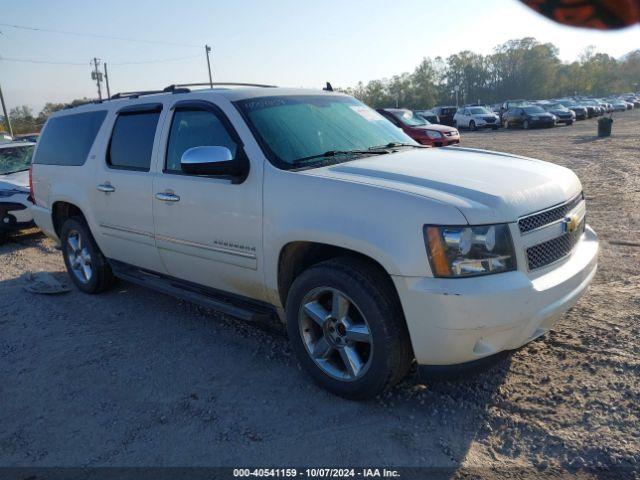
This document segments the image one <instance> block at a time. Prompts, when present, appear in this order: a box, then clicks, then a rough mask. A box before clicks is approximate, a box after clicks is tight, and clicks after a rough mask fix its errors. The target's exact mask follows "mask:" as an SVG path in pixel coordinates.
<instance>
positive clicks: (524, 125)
mask: <svg viewBox="0 0 640 480" xmlns="http://www.w3.org/2000/svg"><path fill="white" fill-rule="evenodd" d="M522 128H524V129H525V130H529V120H525V121H524V123H523V124H522Z"/></svg>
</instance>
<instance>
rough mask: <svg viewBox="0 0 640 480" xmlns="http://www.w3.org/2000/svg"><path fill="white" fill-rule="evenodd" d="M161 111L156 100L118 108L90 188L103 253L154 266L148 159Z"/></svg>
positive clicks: (158, 266) (156, 264) (156, 268)
mask: <svg viewBox="0 0 640 480" xmlns="http://www.w3.org/2000/svg"><path fill="white" fill-rule="evenodd" d="M160 113H161V105H160V104H153V105H148V106H145V105H142V106H140V105H136V106H135V107H132V108H131V109H124V110H121V111H120V112H118V115H117V117H116V119H115V123H114V126H113V129H112V134H111V139H110V141H109V144H108V146H107V147H106V156H105V157H106V158H104V159H100V161H99V162H98V163H99V166H98V168H97V169H96V176H95V188H94V189H93V190H92V195H93V199H92V205H93V206H94V213H95V217H96V218H95V223H96V224H97V225H96V226H95V228H94V233H97V235H96V241H97V243H98V245H99V246H100V249H101V250H102V252H103V253H104V254H105V256H106V257H107V258H110V259H114V260H119V261H121V262H126V263H129V264H131V265H136V266H138V267H141V268H146V269H148V270H153V271H158V272H162V271H163V267H162V262H161V261H160V255H159V254H158V251H157V249H156V246H155V242H154V239H153V212H152V207H153V203H152V186H153V181H152V174H151V173H150V165H151V158H152V156H153V151H154V143H155V138H156V131H157V130H158V120H159V117H160Z"/></svg>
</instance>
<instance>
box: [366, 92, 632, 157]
mask: <svg viewBox="0 0 640 480" xmlns="http://www.w3.org/2000/svg"><path fill="white" fill-rule="evenodd" d="M638 107H640V93H636V94H633V93H628V94H623V95H618V96H615V95H612V96H608V97H606V98H591V97H565V98H554V99H548V100H526V99H514V100H505V101H504V102H502V103H496V104H494V105H483V104H478V103H476V104H469V105H462V106H461V107H455V106H451V105H445V106H437V107H434V108H432V109H429V110H415V111H413V112H412V111H411V110H407V109H398V108H395V109H393V108H383V109H379V110H378V111H379V112H380V113H381V114H382V115H384V116H385V117H386V118H388V119H389V120H391V121H392V122H393V123H394V124H396V125H397V126H399V127H400V128H402V129H403V131H404V132H405V133H408V134H409V135H410V136H412V138H414V140H417V141H419V142H420V143H426V144H429V145H433V146H438V147H439V146H446V145H450V144H452V143H458V142H459V141H460V134H459V132H457V131H458V129H461V128H466V129H468V130H472V131H473V130H479V129H487V128H490V129H492V130H497V129H498V128H499V127H501V126H502V127H504V128H511V127H521V128H524V129H528V128H534V127H553V126H556V125H559V124H562V125H567V126H568V125H573V123H574V122H575V121H577V120H585V119H587V118H593V117H599V116H601V115H604V114H607V113H609V114H610V113H613V112H623V111H626V110H631V109H633V108H638ZM399 112H402V113H401V114H399ZM416 119H417V120H416ZM423 120H424V122H423ZM416 122H418V123H416ZM425 122H426V123H425ZM437 124H439V125H440V126H442V127H451V128H453V129H455V130H456V132H457V133H455V134H454V133H444V135H448V136H449V137H447V140H445V141H443V140H441V139H440V136H441V135H442V134H443V132H451V130H446V129H444V128H440V129H439V128H438V127H437ZM425 125H428V126H429V127H428V129H427V128H425V127H424V126H425ZM415 130H418V131H417V132H415ZM427 130H431V131H439V132H440V133H438V134H436V133H432V134H430V135H431V137H430V138H428V139H426V140H425V139H424V138H423V137H424V136H425V135H427V134H426V131H427Z"/></svg>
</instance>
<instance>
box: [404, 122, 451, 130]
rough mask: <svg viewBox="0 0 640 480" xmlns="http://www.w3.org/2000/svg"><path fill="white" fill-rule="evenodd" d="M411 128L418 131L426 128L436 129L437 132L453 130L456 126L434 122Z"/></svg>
mask: <svg viewBox="0 0 640 480" xmlns="http://www.w3.org/2000/svg"><path fill="white" fill-rule="evenodd" d="M411 130H417V131H420V132H422V131H425V130H435V131H436V132H453V131H455V128H453V127H448V126H447V125H438V124H437V123H432V124H431V125H421V126H418V127H411Z"/></svg>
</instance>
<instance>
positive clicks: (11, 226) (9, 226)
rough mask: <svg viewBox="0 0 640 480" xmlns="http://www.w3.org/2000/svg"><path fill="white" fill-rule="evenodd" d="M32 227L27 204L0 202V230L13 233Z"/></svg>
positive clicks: (31, 217) (31, 218)
mask: <svg viewBox="0 0 640 480" xmlns="http://www.w3.org/2000/svg"><path fill="white" fill-rule="evenodd" d="M12 198H13V197H12ZM25 199H26V196H25ZM33 226H34V223H33V216H32V214H31V209H30V208H29V205H28V204H26V203H21V202H13V201H12V202H4V201H3V202H0V230H3V231H15V230H22V229H24V228H31V227H33Z"/></svg>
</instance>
